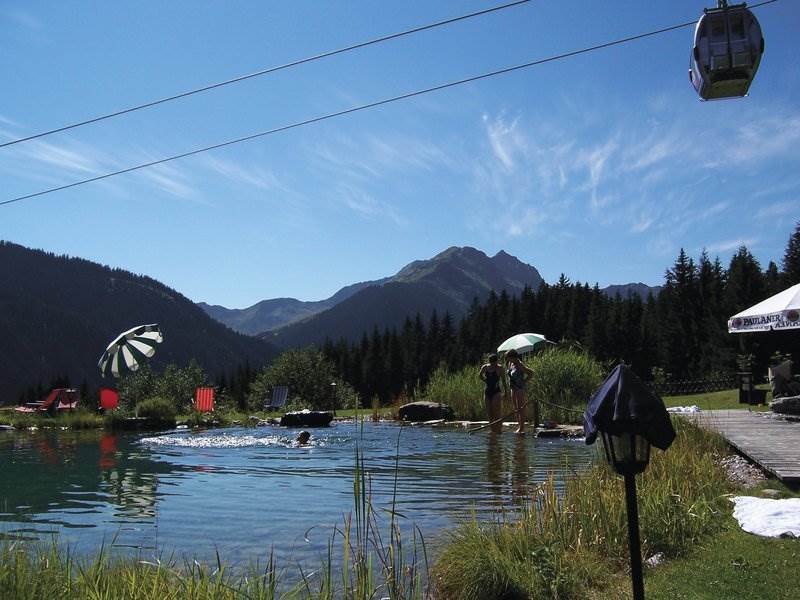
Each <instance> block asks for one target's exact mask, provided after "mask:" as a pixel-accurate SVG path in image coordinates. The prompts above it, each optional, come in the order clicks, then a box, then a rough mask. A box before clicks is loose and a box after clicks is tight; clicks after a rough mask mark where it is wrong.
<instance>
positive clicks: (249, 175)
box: [203, 156, 289, 192]
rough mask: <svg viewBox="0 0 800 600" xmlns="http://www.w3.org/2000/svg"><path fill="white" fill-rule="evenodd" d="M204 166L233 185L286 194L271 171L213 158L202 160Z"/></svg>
mask: <svg viewBox="0 0 800 600" xmlns="http://www.w3.org/2000/svg"><path fill="white" fill-rule="evenodd" d="M203 164H205V165H206V166H207V167H208V168H209V169H211V170H212V171H213V172H214V173H217V174H219V175H222V176H223V177H225V178H226V179H229V180H230V181H233V182H234V183H237V184H241V185H246V186H253V187H256V188H259V189H262V190H270V191H282V192H288V191H289V189H288V187H287V186H286V185H284V184H283V183H282V182H281V181H280V180H279V179H278V177H277V176H276V175H275V173H273V172H272V171H271V170H269V169H266V168H264V167H261V166H250V165H244V164H241V163H235V162H232V161H228V160H223V159H220V158H216V157H213V156H206V157H204V158H203Z"/></svg>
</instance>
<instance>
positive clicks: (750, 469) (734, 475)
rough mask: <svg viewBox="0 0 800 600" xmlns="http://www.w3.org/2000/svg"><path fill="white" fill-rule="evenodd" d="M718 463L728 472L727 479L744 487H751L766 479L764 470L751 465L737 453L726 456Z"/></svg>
mask: <svg viewBox="0 0 800 600" xmlns="http://www.w3.org/2000/svg"><path fill="white" fill-rule="evenodd" d="M720 464H721V465H722V466H723V467H724V468H725V471H726V472H727V473H728V479H730V480H731V481H732V482H733V483H736V484H738V485H742V486H744V487H752V486H754V485H756V484H758V483H760V482H762V481H765V480H766V479H767V477H766V475H764V472H763V471H762V470H761V469H759V468H758V467H755V466H753V465H752V464H750V463H749V462H747V461H746V460H745V459H744V458H742V457H741V456H739V455H738V454H732V455H730V456H726V457H725V458H723V459H722V460H721V461H720Z"/></svg>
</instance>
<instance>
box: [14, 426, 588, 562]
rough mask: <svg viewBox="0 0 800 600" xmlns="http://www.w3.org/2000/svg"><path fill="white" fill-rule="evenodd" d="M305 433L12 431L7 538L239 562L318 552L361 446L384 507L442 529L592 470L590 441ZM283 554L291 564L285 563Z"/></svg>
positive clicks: (345, 429) (445, 433) (431, 536)
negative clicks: (554, 478) (550, 480)
mask: <svg viewBox="0 0 800 600" xmlns="http://www.w3.org/2000/svg"><path fill="white" fill-rule="evenodd" d="M296 433H297V431H292V430H285V429H280V428H273V427H267V428H257V429H250V428H230V429H216V430H209V431H203V432H190V431H174V432H169V433H158V434H153V433H149V434H141V433H139V434H130V433H126V434H116V433H108V432H99V431H92V432H74V431H58V432H49V431H40V432H13V431H0V536H2V537H5V538H20V537H22V538H26V539H38V540H44V539H49V537H50V536H51V535H52V534H54V533H55V534H58V539H59V540H60V541H61V542H62V543H67V544H69V545H70V546H71V547H72V548H73V549H74V550H75V551H77V552H78V553H84V552H93V551H95V550H96V549H97V548H98V547H99V546H100V544H102V543H105V545H106V547H109V546H110V547H113V548H115V549H118V551H120V552H128V553H133V554H135V555H138V556H141V557H153V556H159V555H160V556H165V555H166V556H169V555H171V554H173V553H174V556H176V557H194V558H197V559H198V560H200V561H213V560H214V557H215V552H217V551H219V554H220V556H221V557H222V558H223V559H224V560H226V561H228V562H230V563H233V564H240V565H246V564H252V563H255V562H256V561H261V563H262V564H263V562H264V560H265V558H266V557H267V555H268V553H269V551H270V549H271V548H272V549H274V552H275V556H276V558H277V559H278V560H279V561H289V562H291V563H298V562H300V563H308V564H311V563H313V564H317V565H318V564H319V556H320V555H322V554H324V553H325V549H326V547H327V544H328V542H329V539H330V536H331V533H332V531H333V527H334V526H341V525H342V523H343V517H344V515H345V514H347V513H348V512H350V511H351V510H352V508H353V479H354V472H355V453H356V449H359V450H360V452H361V453H362V454H363V457H364V462H365V467H366V470H367V472H368V474H369V478H370V481H371V489H372V496H373V505H374V506H375V507H376V508H379V509H380V508H387V507H389V506H390V505H391V502H392V493H393V489H394V485H395V476H396V478H397V495H396V510H397V511H398V512H399V513H401V514H402V515H403V516H404V519H402V522H403V523H405V524H406V525H405V527H406V528H408V527H409V526H410V524H411V523H412V522H413V524H415V525H416V526H418V527H419V529H420V530H421V531H422V533H423V534H424V536H425V539H426V542H429V541H432V540H435V538H436V536H437V534H438V533H440V532H441V531H442V530H444V529H447V528H448V527H450V526H452V525H453V524H454V523H455V522H457V521H458V520H459V519H461V518H465V517H469V516H470V515H471V514H473V512H474V513H475V514H477V515H478V516H479V517H480V518H483V517H486V518H489V517H490V516H492V515H496V514H497V512H498V510H499V509H500V508H501V507H503V508H506V509H508V508H509V507H510V506H512V505H513V504H515V503H517V504H518V503H521V502H524V501H525V498H526V496H527V494H528V491H529V490H530V488H531V486H533V485H535V484H537V483H539V482H541V481H543V480H544V479H545V478H546V477H547V474H548V472H550V471H555V472H557V473H563V472H565V470H566V469H567V468H569V469H578V470H580V469H582V468H584V467H585V466H586V465H587V464H588V463H589V462H590V460H591V457H592V456H593V453H594V449H593V448H589V447H587V446H586V445H585V444H584V443H583V442H582V440H561V439H535V438H533V437H531V436H517V435H513V434H510V433H506V434H503V435H501V436H491V435H489V434H486V433H478V434H474V435H468V434H467V433H466V432H465V431H463V430H448V429H432V428H429V427H403V428H400V427H398V426H396V425H392V424H381V423H378V424H374V423H365V424H364V425H363V426H361V425H358V424H355V423H352V422H350V423H347V422H338V423H336V424H334V425H333V426H332V427H329V428H324V429H315V430H312V438H311V443H310V444H309V445H308V446H304V447H297V446H296V445H295V444H294V443H293V437H294V435H296ZM279 564H281V563H279Z"/></svg>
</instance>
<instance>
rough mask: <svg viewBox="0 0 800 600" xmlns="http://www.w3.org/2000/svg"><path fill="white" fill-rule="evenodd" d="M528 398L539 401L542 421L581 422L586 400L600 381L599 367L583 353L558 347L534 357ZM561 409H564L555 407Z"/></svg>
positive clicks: (602, 375) (600, 370) (529, 364)
mask: <svg viewBox="0 0 800 600" xmlns="http://www.w3.org/2000/svg"><path fill="white" fill-rule="evenodd" d="M528 366H529V367H530V368H531V369H533V377H532V378H531V379H530V381H529V382H528V390H527V391H528V399H529V401H531V402H539V412H540V415H541V418H545V419H551V420H553V421H556V422H558V423H567V422H580V421H581V418H582V416H581V415H582V413H583V411H584V409H585V408H586V403H587V401H588V400H589V397H590V396H591V395H592V394H593V393H594V392H595V391H596V390H597V388H598V387H599V386H600V383H601V382H602V381H603V377H604V372H603V367H602V365H601V364H600V363H599V362H597V361H596V360H595V359H594V358H592V357H591V356H589V354H588V353H586V352H581V351H578V350H561V349H558V348H555V349H552V350H545V351H544V352H541V353H538V354H534V355H533V357H532V358H531V359H530V361H529V362H528ZM558 407H564V408H558Z"/></svg>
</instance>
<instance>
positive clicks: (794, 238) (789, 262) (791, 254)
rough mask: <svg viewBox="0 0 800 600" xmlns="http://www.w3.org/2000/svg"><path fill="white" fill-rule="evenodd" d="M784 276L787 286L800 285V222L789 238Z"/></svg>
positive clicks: (784, 261) (785, 254)
mask: <svg viewBox="0 0 800 600" xmlns="http://www.w3.org/2000/svg"><path fill="white" fill-rule="evenodd" d="M783 276H784V278H785V280H786V285H794V284H795V283H800V221H799V222H798V223H797V224H796V225H795V228H794V232H793V233H792V235H791V236H790V237H789V243H788V244H787V245H786V252H785V253H784V255H783Z"/></svg>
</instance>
